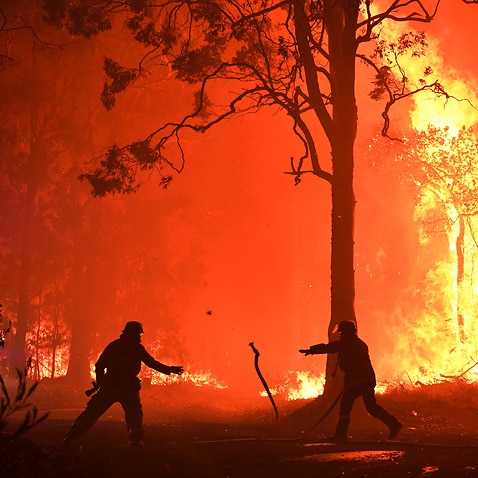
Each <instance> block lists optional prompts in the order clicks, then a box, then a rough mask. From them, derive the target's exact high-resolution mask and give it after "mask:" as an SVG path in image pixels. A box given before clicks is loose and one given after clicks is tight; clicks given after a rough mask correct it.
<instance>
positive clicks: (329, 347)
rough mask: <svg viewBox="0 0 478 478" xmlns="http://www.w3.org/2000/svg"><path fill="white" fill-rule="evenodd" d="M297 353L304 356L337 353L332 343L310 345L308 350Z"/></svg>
mask: <svg viewBox="0 0 478 478" xmlns="http://www.w3.org/2000/svg"><path fill="white" fill-rule="evenodd" d="M299 352H300V353H301V354H304V355H316V354H330V353H335V352H337V350H336V349H335V347H334V346H333V342H332V343H329V344H316V345H311V346H310V347H309V348H308V349H300V350H299Z"/></svg>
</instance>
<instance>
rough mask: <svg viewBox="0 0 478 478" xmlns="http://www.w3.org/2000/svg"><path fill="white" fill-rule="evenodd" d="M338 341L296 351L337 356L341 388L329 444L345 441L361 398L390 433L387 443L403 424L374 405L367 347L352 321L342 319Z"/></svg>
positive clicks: (371, 369) (368, 409) (338, 327)
mask: <svg viewBox="0 0 478 478" xmlns="http://www.w3.org/2000/svg"><path fill="white" fill-rule="evenodd" d="M336 331H337V332H339V333H340V340H335V341H332V342H329V343H328V344H317V345H312V346H311V347H309V348H308V349H301V350H299V352H301V353H303V354H305V355H313V354H333V353H337V354H338V363H339V366H340V368H341V369H342V371H343V372H344V389H343V395H342V399H341V402H340V411H339V420H338V423H337V426H336V429H335V434H334V436H333V437H332V441H336V442H340V441H345V440H347V432H348V428H349V423H350V412H351V411H352V407H353V404H354V402H355V400H356V399H357V398H358V397H360V396H361V397H362V399H363V401H364V404H365V408H366V409H367V412H368V413H370V415H372V416H373V417H375V418H377V419H378V420H380V421H382V422H383V423H385V425H387V427H388V428H389V430H390V433H389V435H388V439H389V440H393V439H394V438H396V436H397V435H398V433H399V432H400V429H401V428H402V424H401V423H400V422H399V421H398V420H397V419H396V418H395V417H394V416H393V415H390V413H388V412H387V411H386V410H385V409H384V408H382V407H381V406H380V405H378V404H377V401H376V399H375V390H374V389H375V385H376V380H375V372H374V370H373V367H372V363H371V361H370V356H369V353H368V346H367V344H366V343H365V342H364V341H363V340H361V339H359V337H358V336H357V328H356V326H355V323H354V322H352V321H351V320H343V321H342V322H340V323H339V324H338V326H337V329H336Z"/></svg>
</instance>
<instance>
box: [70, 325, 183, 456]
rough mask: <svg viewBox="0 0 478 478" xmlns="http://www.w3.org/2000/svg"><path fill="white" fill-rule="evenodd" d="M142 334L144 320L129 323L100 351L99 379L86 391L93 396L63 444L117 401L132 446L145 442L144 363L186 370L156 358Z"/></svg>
mask: <svg viewBox="0 0 478 478" xmlns="http://www.w3.org/2000/svg"><path fill="white" fill-rule="evenodd" d="M142 333H143V326H142V325H141V323H139V322H134V321H132V322H127V323H126V325H125V327H124V329H123V331H122V333H121V335H120V337H119V338H118V339H116V340H114V341H113V342H111V343H110V344H109V345H107V347H106V348H105V349H104V351H103V352H102V353H101V355H100V357H99V358H98V361H97V362H96V365H95V374H96V382H93V385H94V387H93V389H92V390H88V391H87V392H86V394H87V395H92V394H93V393H94V395H93V396H92V397H91V399H90V400H89V402H88V404H87V406H86V409H85V410H84V411H83V412H82V413H81V414H80V415H79V416H78V418H77V419H76V420H75V422H74V423H73V425H72V427H71V429H70V431H69V432H68V434H67V435H66V437H65V439H64V440H63V442H62V445H63V446H64V447H67V446H69V445H70V444H71V443H72V442H73V441H74V440H75V439H77V438H78V437H79V436H80V435H82V434H83V433H84V432H85V431H86V430H88V429H89V428H91V427H92V426H93V425H94V424H95V422H96V421H97V420H98V418H99V417H100V416H101V415H103V413H105V412H106V410H108V409H109V408H110V407H111V405H113V404H114V403H116V402H119V403H120V404H121V406H122V407H123V410H124V413H125V421H126V427H127V431H128V437H129V442H130V445H131V446H140V445H142V441H141V440H142V437H143V409H142V405H141V399H140V393H139V391H140V389H141V385H140V379H139V378H138V374H139V372H140V370H141V363H144V364H145V365H146V366H148V367H150V368H152V369H153V370H157V371H158V372H161V373H164V374H166V375H169V374H171V373H174V374H178V375H181V374H182V373H183V367H181V366H168V365H164V364H163V363H161V362H158V361H157V360H156V359H154V358H153V357H152V356H151V355H150V354H149V353H148V352H147V351H146V349H145V348H144V346H143V345H142V344H141V334H142Z"/></svg>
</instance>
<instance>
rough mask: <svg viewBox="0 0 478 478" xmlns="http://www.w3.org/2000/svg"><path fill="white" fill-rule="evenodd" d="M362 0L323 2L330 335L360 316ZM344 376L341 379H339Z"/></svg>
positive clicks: (332, 364)
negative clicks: (357, 187)
mask: <svg viewBox="0 0 478 478" xmlns="http://www.w3.org/2000/svg"><path fill="white" fill-rule="evenodd" d="M359 3H360V2H359V0H341V1H340V0H329V1H326V2H324V6H325V10H324V21H325V26H326V30H327V34H328V44H329V54H330V58H329V61H330V74H331V78H332V108H333V114H332V116H333V118H332V119H333V130H334V132H333V137H332V138H330V139H331V147H332V167H333V182H332V249H331V320H330V325H329V339H330V340H332V339H333V338H334V337H333V336H332V331H333V329H334V327H335V325H336V324H338V323H339V322H340V321H341V320H353V321H355V311H354V300H355V278H354V213H355V196H354V189H353V172H354V153H353V150H354V142H355V137H356V132H357V105H356V100H355V53H356V39H355V35H356V31H355V30H356V25H357V17H358V9H359ZM336 361H337V358H336V357H335V356H333V357H330V356H329V360H328V361H327V375H326V393H328V392H330V391H335V390H337V388H339V387H341V385H342V383H341V380H339V381H337V380H332V376H333V371H334V370H335V368H336ZM337 382H339V383H337Z"/></svg>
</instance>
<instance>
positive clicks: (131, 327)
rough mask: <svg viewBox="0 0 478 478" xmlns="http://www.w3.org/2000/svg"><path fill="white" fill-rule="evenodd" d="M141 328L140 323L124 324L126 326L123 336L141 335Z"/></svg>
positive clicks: (142, 331)
mask: <svg viewBox="0 0 478 478" xmlns="http://www.w3.org/2000/svg"><path fill="white" fill-rule="evenodd" d="M143 333H144V330H143V326H142V325H141V323H140V322H135V321H131V322H126V325H125V326H124V329H123V334H125V335H138V334H143Z"/></svg>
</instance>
